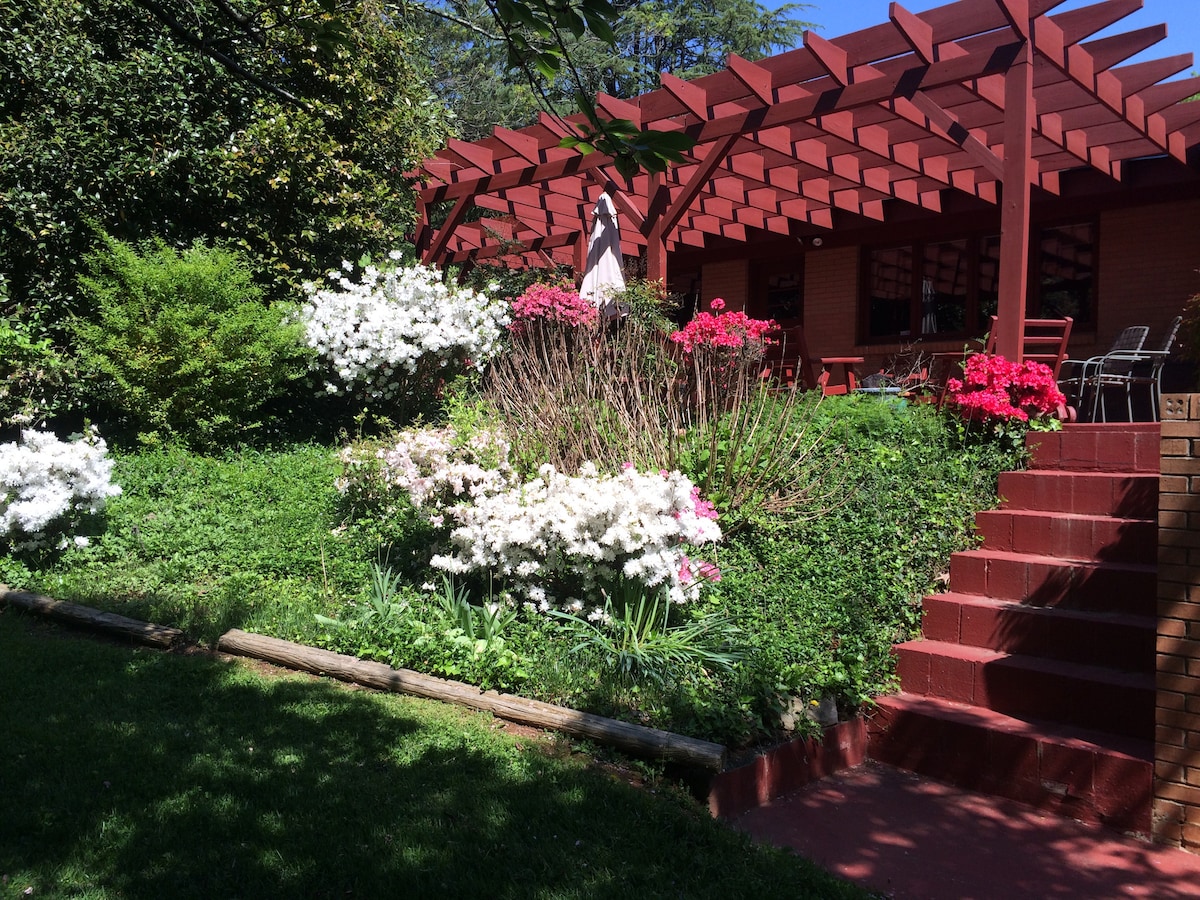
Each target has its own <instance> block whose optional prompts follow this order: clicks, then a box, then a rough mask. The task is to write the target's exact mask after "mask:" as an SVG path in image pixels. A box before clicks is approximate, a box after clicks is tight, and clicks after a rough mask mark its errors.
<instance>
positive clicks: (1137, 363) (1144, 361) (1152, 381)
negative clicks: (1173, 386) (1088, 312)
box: [1097, 316, 1183, 422]
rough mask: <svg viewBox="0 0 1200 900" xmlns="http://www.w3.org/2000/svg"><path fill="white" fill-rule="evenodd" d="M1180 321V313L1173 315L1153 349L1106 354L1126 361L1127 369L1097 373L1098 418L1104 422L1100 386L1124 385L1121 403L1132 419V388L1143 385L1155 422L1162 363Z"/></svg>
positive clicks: (1168, 353) (1167, 354)
mask: <svg viewBox="0 0 1200 900" xmlns="http://www.w3.org/2000/svg"><path fill="white" fill-rule="evenodd" d="M1182 323H1183V316H1176V317H1175V318H1174V319H1173V320H1171V324H1170V325H1169V326H1168V328H1167V333H1166V337H1164V338H1163V340H1162V343H1161V344H1160V345H1159V346H1158V348H1157V349H1150V350H1147V349H1145V348H1142V349H1140V350H1136V351H1117V352H1115V353H1110V354H1109V356H1110V357H1112V358H1113V363H1114V364H1115V363H1118V362H1119V363H1121V364H1122V365H1125V364H1127V365H1128V368H1129V371H1128V372H1116V371H1112V372H1106V373H1100V375H1099V379H1100V383H1099V384H1098V386H1097V393H1098V394H1100V410H1101V419H1102V421H1107V419H1105V418H1104V413H1105V410H1104V397H1103V389H1104V388H1105V387H1124V388H1125V405H1126V409H1127V410H1128V412H1129V420H1130V421H1133V399H1132V394H1133V389H1134V388H1135V387H1145V388H1146V389H1147V390H1148V392H1149V397H1150V420H1151V421H1152V422H1157V421H1158V405H1159V401H1160V399H1161V397H1162V372H1163V367H1164V366H1166V364H1167V360H1168V359H1169V358H1170V356H1171V347H1172V346H1173V345H1174V343H1175V338H1176V337H1177V336H1178V334H1179V327H1180V325H1181V324H1182Z"/></svg>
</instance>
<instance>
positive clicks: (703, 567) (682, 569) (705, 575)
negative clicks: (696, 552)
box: [679, 556, 721, 584]
mask: <svg viewBox="0 0 1200 900" xmlns="http://www.w3.org/2000/svg"><path fill="white" fill-rule="evenodd" d="M693 566H694V567H695V568H693ZM720 580H721V570H720V569H719V568H717V567H716V566H715V565H713V564H712V563H710V562H705V561H704V560H702V559H691V558H690V557H688V556H683V557H681V558H680V561H679V582H680V584H691V583H692V582H693V581H707V582H709V583H710V584H716V583H717V582H718V581H720Z"/></svg>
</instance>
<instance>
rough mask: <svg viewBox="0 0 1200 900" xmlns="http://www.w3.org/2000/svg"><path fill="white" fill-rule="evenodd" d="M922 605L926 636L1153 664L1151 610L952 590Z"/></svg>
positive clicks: (1145, 666) (1031, 652) (1117, 663)
mask: <svg viewBox="0 0 1200 900" xmlns="http://www.w3.org/2000/svg"><path fill="white" fill-rule="evenodd" d="M923 605H924V611H925V615H924V619H923V620H922V627H921V631H922V634H923V635H924V636H925V639H926V640H927V641H942V642H947V643H960V644H965V645H968V646H971V647H986V648H988V649H990V650H999V651H1002V652H1004V653H1017V654H1023V655H1026V656H1041V657H1046V658H1050V659H1059V660H1064V661H1066V662H1077V663H1083V664H1085V665H1095V666H1108V667H1111V668H1114V669H1121V670H1126V671H1136V672H1148V671H1152V670H1153V668H1154V661H1155V639H1156V620H1155V618H1154V617H1153V616H1134V615H1129V614H1127V613H1119V612H1101V613H1097V612H1090V611H1082V610H1075V609H1069V608H1064V607H1039V606H1028V605H1025V604H1022V603H1014V602H1012V601H1007V600H995V599H992V598H990V597H979V596H975V595H972V594H961V593H958V592H953V591H952V592H950V593H946V594H934V595H931V596H928V597H926V598H925V600H924V601H923Z"/></svg>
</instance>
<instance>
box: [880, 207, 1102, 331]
mask: <svg viewBox="0 0 1200 900" xmlns="http://www.w3.org/2000/svg"><path fill="white" fill-rule="evenodd" d="M1095 231H1096V226H1095V223H1094V222H1082V223H1075V224H1069V225H1055V226H1052V227H1047V228H1043V229H1042V230H1041V231H1040V232H1038V233H1037V234H1036V237H1035V239H1034V247H1033V250H1034V253H1033V255H1032V256H1033V258H1032V259H1031V267H1032V269H1033V271H1034V272H1035V273H1036V277H1035V278H1034V279H1033V280H1032V281H1031V284H1030V287H1031V290H1030V296H1031V299H1030V303H1029V304H1028V307H1027V313H1028V315H1030V316H1036V317H1043V318H1060V317H1062V316H1072V317H1073V318H1074V319H1075V321H1076V322H1077V323H1080V324H1084V325H1087V324H1090V323H1091V320H1092V309H1093V308H1094V304H1095V274H1096V272H1095V245H1096V240H1095ZM864 264H865V271H864V274H863V284H864V287H865V293H866V298H865V302H864V310H863V311H864V318H865V322H864V328H863V331H864V333H865V336H866V338H867V340H878V341H886V340H897V339H903V340H917V339H926V340H928V339H939V338H952V337H960V336H971V335H977V334H979V333H981V332H982V331H983V330H986V325H987V321H988V317H989V316H992V315H995V314H996V311H997V308H998V306H999V301H1000V236H999V235H994V234H990V235H983V236H981V237H973V238H960V239H956V240H944V241H921V242H914V243H910V244H902V245H899V246H889V247H869V248H866V250H865V252H864Z"/></svg>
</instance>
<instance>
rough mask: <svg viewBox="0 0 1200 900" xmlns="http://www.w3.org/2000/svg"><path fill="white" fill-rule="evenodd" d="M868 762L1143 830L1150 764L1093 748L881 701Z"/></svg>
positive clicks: (1124, 828)
mask: <svg viewBox="0 0 1200 900" xmlns="http://www.w3.org/2000/svg"><path fill="white" fill-rule="evenodd" d="M868 754H869V755H870V757H871V758H872V759H876V760H879V761H881V762H885V763H889V764H891V765H894V766H898V767H900V768H903V769H907V770H909V771H912V772H919V773H921V774H923V775H927V776H929V777H931V778H937V779H939V780H942V781H947V782H950V783H951V784H956V785H959V786H960V787H964V788H967V789H969V790H977V791H983V792H986V793H989V794H994V795H997V796H1001V797H1007V798H1009V799H1011V800H1016V801H1018V802H1020V803H1026V804H1029V805H1031V806H1033V807H1035V808H1037V809H1042V810H1046V811H1047V812H1054V813H1058V814H1060V815H1066V816H1069V817H1071V818H1074V819H1079V820H1081V821H1084V822H1092V823H1097V824H1104V825H1108V826H1110V827H1113V828H1118V829H1120V830H1122V831H1135V832H1140V833H1148V832H1149V831H1150V809H1151V802H1152V799H1151V798H1152V795H1153V766H1152V765H1151V763H1150V762H1149V761H1148V760H1142V759H1136V758H1132V757H1128V756H1124V755H1121V754H1115V753H1104V752H1098V751H1097V750H1096V749H1095V748H1094V747H1089V746H1085V745H1081V744H1078V743H1076V744H1071V743H1068V742H1055V741H1050V740H1047V739H1044V738H1039V737H1036V736H1030V735H1025V734H1012V733H1007V732H1004V731H999V730H995V729H990V728H988V727H986V726H984V725H980V724H975V723H969V722H957V721H950V720H944V719H938V718H934V717H932V716H928V715H924V714H921V713H917V712H912V711H910V710H905V709H900V708H897V707H896V706H895V705H893V703H892V702H891V698H887V697H884V698H881V700H880V702H879V706H878V708H877V710H876V714H875V715H874V716H873V717H872V719H871V721H870V724H869V744H868Z"/></svg>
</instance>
